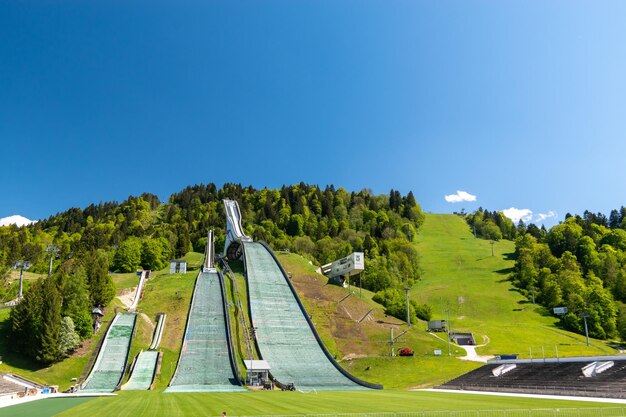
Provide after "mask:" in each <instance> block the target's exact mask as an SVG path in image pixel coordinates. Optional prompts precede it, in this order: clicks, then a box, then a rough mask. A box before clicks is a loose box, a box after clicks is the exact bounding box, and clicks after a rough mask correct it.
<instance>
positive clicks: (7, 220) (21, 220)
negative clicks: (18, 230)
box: [0, 214, 37, 226]
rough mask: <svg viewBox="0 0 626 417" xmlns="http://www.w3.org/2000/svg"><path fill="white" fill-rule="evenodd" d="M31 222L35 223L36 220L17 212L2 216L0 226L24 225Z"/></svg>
mask: <svg viewBox="0 0 626 417" xmlns="http://www.w3.org/2000/svg"><path fill="white" fill-rule="evenodd" d="M32 223H37V220H29V219H27V218H26V217H24V216H20V215H19V214H15V215H13V216H9V217H3V218H1V219H0V226H8V225H10V224H15V225H18V226H25V225H27V224H32Z"/></svg>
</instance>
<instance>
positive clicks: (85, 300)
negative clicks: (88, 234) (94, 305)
mask: <svg viewBox="0 0 626 417" xmlns="http://www.w3.org/2000/svg"><path fill="white" fill-rule="evenodd" d="M57 282H58V284H59V288H60V289H61V297H62V300H63V306H62V308H61V314H62V315H63V316H69V318H71V320H72V327H73V328H74V329H75V330H76V331H77V332H78V334H79V335H80V337H81V339H84V338H86V337H88V336H90V335H91V333H92V321H93V320H92V318H91V301H90V298H89V287H88V285H87V272H85V268H83V266H82V265H76V264H75V263H73V262H71V261H70V262H66V263H65V264H63V265H62V267H61V268H59V272H58V275H57Z"/></svg>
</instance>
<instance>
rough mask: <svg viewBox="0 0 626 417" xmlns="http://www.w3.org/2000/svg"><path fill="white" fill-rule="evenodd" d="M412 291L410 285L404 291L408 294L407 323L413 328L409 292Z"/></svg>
mask: <svg viewBox="0 0 626 417" xmlns="http://www.w3.org/2000/svg"><path fill="white" fill-rule="evenodd" d="M410 289H411V287H409V286H408V285H407V286H406V287H404V291H405V292H406V322H407V324H408V325H409V327H411V314H410V310H409V290H410Z"/></svg>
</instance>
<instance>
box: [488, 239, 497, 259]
mask: <svg viewBox="0 0 626 417" xmlns="http://www.w3.org/2000/svg"><path fill="white" fill-rule="evenodd" d="M489 243H491V256H493V244H494V243H496V242H494V241H493V240H490V241H489Z"/></svg>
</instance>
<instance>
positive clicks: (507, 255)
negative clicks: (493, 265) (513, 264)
mask: <svg viewBox="0 0 626 417" xmlns="http://www.w3.org/2000/svg"><path fill="white" fill-rule="evenodd" d="M502 258H503V259H504V260H505V261H514V260H515V259H516V257H515V252H509V253H503V254H502Z"/></svg>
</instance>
